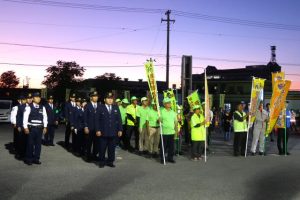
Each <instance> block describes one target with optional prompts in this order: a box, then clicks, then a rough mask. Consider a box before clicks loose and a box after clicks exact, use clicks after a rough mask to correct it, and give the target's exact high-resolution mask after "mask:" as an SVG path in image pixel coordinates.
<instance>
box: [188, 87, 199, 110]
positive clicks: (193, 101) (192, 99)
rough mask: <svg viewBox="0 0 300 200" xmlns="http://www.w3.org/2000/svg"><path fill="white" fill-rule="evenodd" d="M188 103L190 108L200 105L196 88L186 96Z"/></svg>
mask: <svg viewBox="0 0 300 200" xmlns="http://www.w3.org/2000/svg"><path fill="white" fill-rule="evenodd" d="M186 98H187V100H188V103H189V105H190V109H191V110H192V109H193V107H194V106H195V105H199V106H200V107H201V101H200V98H199V95H198V90H196V91H194V92H192V93H191V94H190V95H189V96H187V97H186Z"/></svg>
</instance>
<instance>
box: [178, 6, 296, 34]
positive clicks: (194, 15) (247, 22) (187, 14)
mask: <svg viewBox="0 0 300 200" xmlns="http://www.w3.org/2000/svg"><path fill="white" fill-rule="evenodd" d="M174 15H176V16H180V17H186V18H193V19H199V20H206V21H214V22H221V23H227V24H235V25H244V26H253V27H259V28H271V29H281V30H289V31H300V26H298V25H288V24H281V23H270V22H261V21H252V20H244V19H237V18H228V17H219V16H212V15H204V14H200V13H190V12H183V11H176V10H175V11H174Z"/></svg>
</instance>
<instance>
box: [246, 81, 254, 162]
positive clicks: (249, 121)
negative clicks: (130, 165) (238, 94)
mask: <svg viewBox="0 0 300 200" xmlns="http://www.w3.org/2000/svg"><path fill="white" fill-rule="evenodd" d="M253 80H254V77H252V86H251V97H250V102H251V100H252V98H253V97H252V90H253ZM250 106H253V105H251V103H250ZM248 109H249V108H248ZM250 111H251V109H249V119H248V127H247V139H246V148H245V158H246V157H247V150H248V137H249V130H250V123H251V115H252V113H251V112H250Z"/></svg>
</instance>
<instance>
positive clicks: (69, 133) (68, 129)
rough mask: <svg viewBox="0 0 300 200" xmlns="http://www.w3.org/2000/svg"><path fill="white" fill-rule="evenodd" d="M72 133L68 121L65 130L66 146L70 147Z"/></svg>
mask: <svg viewBox="0 0 300 200" xmlns="http://www.w3.org/2000/svg"><path fill="white" fill-rule="evenodd" d="M70 135H71V126H70V123H69V122H68V123H67V125H66V131H65V147H66V148H67V149H68V148H69V145H70Z"/></svg>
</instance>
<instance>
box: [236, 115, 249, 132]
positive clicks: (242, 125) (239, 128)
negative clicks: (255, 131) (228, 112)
mask: <svg viewBox="0 0 300 200" xmlns="http://www.w3.org/2000/svg"><path fill="white" fill-rule="evenodd" d="M235 113H236V114H238V115H239V116H240V117H241V118H243V117H245V116H246V113H245V112H243V113H242V114H241V113H240V112H239V111H235ZM233 129H234V132H247V130H248V128H247V120H246V119H244V120H243V121H242V122H240V121H238V120H236V119H234V120H233Z"/></svg>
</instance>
